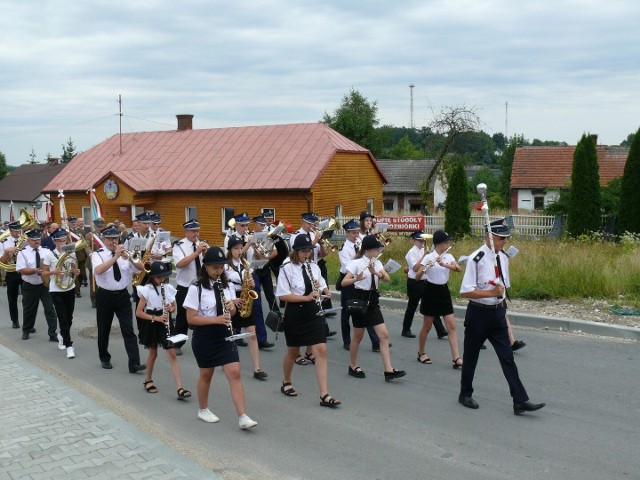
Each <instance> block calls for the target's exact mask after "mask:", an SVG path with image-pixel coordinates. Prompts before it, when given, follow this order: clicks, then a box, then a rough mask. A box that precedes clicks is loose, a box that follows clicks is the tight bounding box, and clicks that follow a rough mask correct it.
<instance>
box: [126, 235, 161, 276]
mask: <svg viewBox="0 0 640 480" xmlns="http://www.w3.org/2000/svg"><path fill="white" fill-rule="evenodd" d="M154 243H156V236H155V235H154V236H153V237H152V238H151V244H150V245H149V246H148V247H147V249H146V250H145V251H144V255H142V259H141V260H140V261H141V262H142V265H143V267H144V268H143V270H142V271H141V272H138V273H136V274H134V275H133V277H132V280H131V285H132V286H134V287H136V286H138V285H142V282H143V281H144V279H145V278H146V277H147V274H148V273H149V272H150V271H151V262H150V261H149V258H150V257H151V250H152V249H153V244H154Z"/></svg>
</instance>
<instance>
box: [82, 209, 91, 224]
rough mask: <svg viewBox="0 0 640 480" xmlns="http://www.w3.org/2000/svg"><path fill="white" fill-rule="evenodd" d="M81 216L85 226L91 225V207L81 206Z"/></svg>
mask: <svg viewBox="0 0 640 480" xmlns="http://www.w3.org/2000/svg"><path fill="white" fill-rule="evenodd" d="M82 218H83V219H84V224H85V225H86V226H89V225H91V207H82Z"/></svg>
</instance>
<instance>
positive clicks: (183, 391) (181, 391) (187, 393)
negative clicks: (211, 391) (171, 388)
mask: <svg viewBox="0 0 640 480" xmlns="http://www.w3.org/2000/svg"><path fill="white" fill-rule="evenodd" d="M190 396H191V392H190V391H189V390H187V389H186V388H179V389H178V400H184V399H185V398H189V397H190Z"/></svg>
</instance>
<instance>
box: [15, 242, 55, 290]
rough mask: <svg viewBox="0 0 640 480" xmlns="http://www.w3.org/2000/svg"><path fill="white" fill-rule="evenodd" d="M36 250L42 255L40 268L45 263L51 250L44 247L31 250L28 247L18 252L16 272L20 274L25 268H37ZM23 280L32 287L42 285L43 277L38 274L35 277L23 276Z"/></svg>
mask: <svg viewBox="0 0 640 480" xmlns="http://www.w3.org/2000/svg"><path fill="white" fill-rule="evenodd" d="M36 250H38V252H39V253H40V267H42V264H43V261H44V259H45V258H47V257H48V256H49V254H50V253H51V250H49V249H47V248H43V247H38V248H35V249H34V248H31V246H26V247H24V248H23V249H22V250H20V251H19V252H18V256H17V258H16V272H20V270H22V269H23V268H36ZM22 280H23V281H25V282H27V283H30V284H31V285H42V277H41V276H40V275H38V274H37V273H34V274H33V275H22Z"/></svg>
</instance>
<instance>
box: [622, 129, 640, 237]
mask: <svg viewBox="0 0 640 480" xmlns="http://www.w3.org/2000/svg"><path fill="white" fill-rule="evenodd" d="M620 190H621V191H620V207H619V210H618V233H624V232H631V233H640V129H638V131H637V132H636V134H635V136H634V137H633V140H632V142H631V147H630V148H629V156H628V157H627V161H626V163H625V164H624V174H623V175H622V186H621V189H620Z"/></svg>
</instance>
